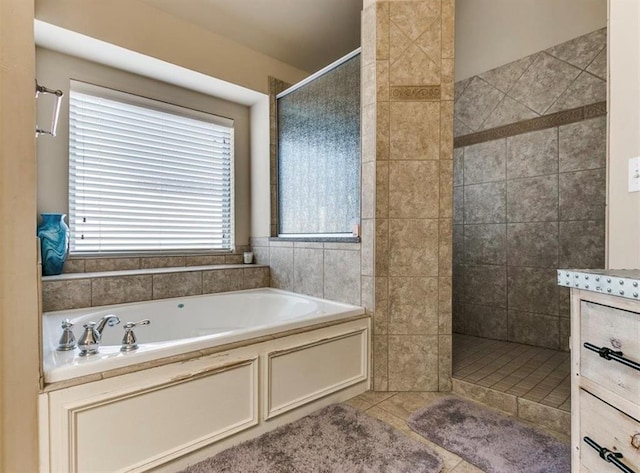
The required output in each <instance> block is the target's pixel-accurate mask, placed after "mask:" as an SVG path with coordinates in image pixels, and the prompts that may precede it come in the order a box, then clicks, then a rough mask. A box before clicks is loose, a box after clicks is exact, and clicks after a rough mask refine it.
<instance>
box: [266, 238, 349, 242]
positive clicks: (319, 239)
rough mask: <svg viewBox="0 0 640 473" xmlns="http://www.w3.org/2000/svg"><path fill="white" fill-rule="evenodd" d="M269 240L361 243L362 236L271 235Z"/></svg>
mask: <svg viewBox="0 0 640 473" xmlns="http://www.w3.org/2000/svg"><path fill="white" fill-rule="evenodd" d="M269 241H293V242H296V241H299V242H305V243H310V242H316V243H360V237H269Z"/></svg>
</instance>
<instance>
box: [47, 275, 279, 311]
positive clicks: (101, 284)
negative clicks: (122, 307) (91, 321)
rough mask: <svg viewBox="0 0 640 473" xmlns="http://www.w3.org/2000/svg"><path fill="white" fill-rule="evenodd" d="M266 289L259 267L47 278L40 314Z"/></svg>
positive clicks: (264, 277) (265, 278) (267, 277)
mask: <svg viewBox="0 0 640 473" xmlns="http://www.w3.org/2000/svg"><path fill="white" fill-rule="evenodd" d="M259 287H269V268H268V267H267V266H261V265H227V266H217V267H215V266H193V267H186V266H183V267H175V268H170V269H169V268H168V269H162V270H158V269H156V270H149V269H145V270H137V269H136V270H131V271H120V272H104V273H83V274H67V275H62V276H49V277H45V278H43V280H42V304H43V308H42V309H43V311H44V312H48V311H53V310H63V309H77V308H82V307H93V306H101V305H110V304H122V303H127V302H139V301H148V300H152V299H165V298H169V297H184V296H193V295H199V294H212V293H217V292H226V291H236V290H240V289H255V288H259Z"/></svg>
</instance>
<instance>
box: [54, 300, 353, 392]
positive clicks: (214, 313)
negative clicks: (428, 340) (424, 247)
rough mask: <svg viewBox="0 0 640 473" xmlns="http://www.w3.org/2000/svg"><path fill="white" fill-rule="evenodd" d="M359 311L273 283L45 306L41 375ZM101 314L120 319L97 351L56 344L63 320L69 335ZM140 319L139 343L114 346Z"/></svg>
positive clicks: (80, 372)
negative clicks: (151, 297)
mask: <svg viewBox="0 0 640 473" xmlns="http://www.w3.org/2000/svg"><path fill="white" fill-rule="evenodd" d="M363 313H364V310H363V309H362V308H361V307H357V306H353V305H349V304H342V303H338V302H332V301H328V300H324V299H318V298H314V297H308V296H303V295H300V294H295V293H291V292H287V291H281V290H278V289H252V290H246V291H236V292H227V293H222V294H209V295H203V296H191V297H181V298H175V299H164V300H158V301H148V302H136V303H131V304H117V305H111V306H102V307H90V308H86V309H75V310H63V311H56V312H46V313H44V314H43V357H44V373H45V382H46V383H53V382H57V381H62V380H67V379H71V378H76V377H80V376H85V375H90V374H93V373H100V372H103V371H107V370H111V369H115V368H121V367H124V366H128V365H133V364H137V363H142V362H147V361H151V360H154V359H158V358H164V357H168V356H172V355H178V354H182V353H188V352H193V351H198V350H203V349H207V348H212V347H216V346H220V345H224V344H228V343H233V342H238V341H241V340H248V339H252V338H256V337H261V336H265V335H273V334H276V333H279V332H284V331H288V330H292V329H299V328H301V327H307V326H312V325H316V324H320V323H325V322H333V321H337V320H340V319H345V318H348V317H353V316H356V315H360V314H363ZM108 314H114V315H117V316H118V317H119V318H120V321H121V323H120V325H116V326H114V327H108V326H107V327H105V329H104V332H103V334H102V340H101V346H100V352H99V353H98V354H96V355H90V356H86V357H80V356H79V350H78V349H77V348H76V349H75V350H73V351H68V352H64V351H57V350H56V347H57V346H58V340H59V338H60V335H61V334H62V330H61V328H60V325H61V322H62V321H63V320H64V319H70V320H71V322H73V323H74V324H75V326H74V328H73V332H74V334H75V336H76V339H80V336H81V335H82V332H83V327H82V325H83V324H84V323H86V322H89V321H94V322H97V321H98V320H99V319H100V318H102V317H103V316H105V315H108ZM143 319H149V320H151V324H150V325H147V326H140V327H136V329H135V330H134V331H135V334H136V336H137V339H138V345H139V348H138V349H137V350H135V351H133V352H128V353H123V352H121V351H120V344H121V340H122V336H123V333H124V330H123V329H122V326H123V325H124V324H126V323H127V322H137V321H139V320H143Z"/></svg>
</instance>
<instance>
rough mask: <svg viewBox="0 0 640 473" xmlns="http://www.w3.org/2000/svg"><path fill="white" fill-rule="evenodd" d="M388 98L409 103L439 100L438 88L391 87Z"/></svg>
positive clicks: (433, 86)
mask: <svg viewBox="0 0 640 473" xmlns="http://www.w3.org/2000/svg"><path fill="white" fill-rule="evenodd" d="M390 98H391V100H392V101H402V100H408V101H411V102H420V101H425V100H426V101H433V100H440V86H439V85H429V86H391V87H390Z"/></svg>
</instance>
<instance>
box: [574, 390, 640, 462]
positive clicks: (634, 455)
mask: <svg viewBox="0 0 640 473" xmlns="http://www.w3.org/2000/svg"><path fill="white" fill-rule="evenodd" d="M585 437H588V438H589V439H591V440H592V441H593V442H596V443H597V444H598V445H599V446H600V447H604V448H607V449H609V450H611V451H612V452H615V453H621V454H622V455H623V456H622V458H620V459H619V460H620V461H621V462H622V463H624V464H625V465H626V466H627V467H628V468H630V469H631V470H632V471H635V472H639V473H640V422H639V421H638V420H637V419H634V418H633V417H630V416H628V415H626V414H625V413H623V412H621V411H619V410H617V409H615V408H614V407H612V406H610V405H609V404H607V403H605V402H603V401H601V400H600V399H598V398H597V397H595V396H593V395H592V394H590V393H589V392H587V391H584V390H582V389H581V390H580V438H579V439H578V440H579V445H580V463H581V464H582V465H583V466H584V467H586V470H585V469H584V468H583V471H593V472H599V473H620V471H621V470H620V469H618V467H616V466H615V465H613V463H609V462H607V461H606V460H604V459H602V458H600V456H599V453H598V452H597V451H596V450H595V449H594V448H593V446H590V445H588V444H587V443H586V442H585V440H584V438H585ZM574 441H576V440H574Z"/></svg>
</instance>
